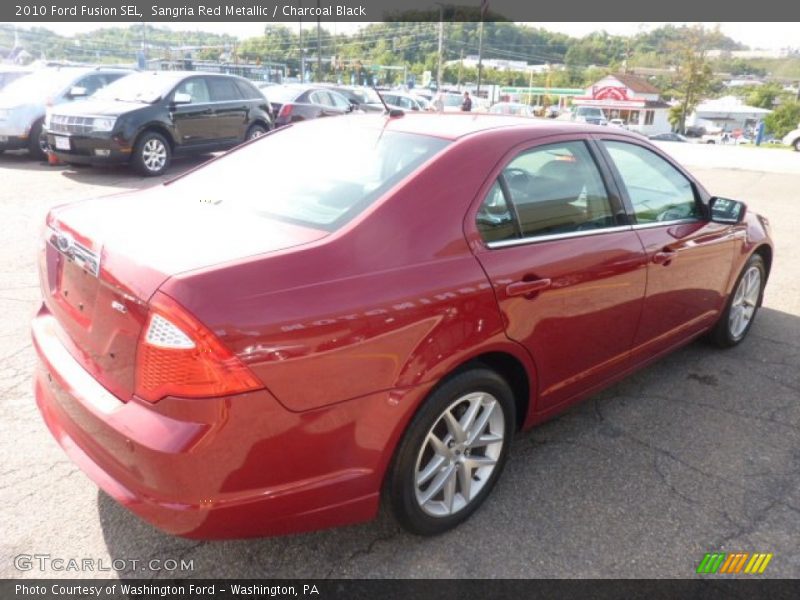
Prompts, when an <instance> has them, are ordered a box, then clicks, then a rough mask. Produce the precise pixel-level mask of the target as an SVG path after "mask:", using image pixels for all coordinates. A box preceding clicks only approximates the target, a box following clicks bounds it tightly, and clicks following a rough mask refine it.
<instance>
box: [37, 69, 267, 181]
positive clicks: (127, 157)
mask: <svg viewBox="0 0 800 600" xmlns="http://www.w3.org/2000/svg"><path fill="white" fill-rule="evenodd" d="M269 108H270V107H269V104H268V103H267V100H266V98H264V95H263V94H262V93H261V92H260V91H259V90H258V89H257V88H256V87H255V86H254V85H253V84H252V83H250V82H249V81H247V80H246V79H243V78H241V77H236V76H233V75H217V74H214V73H198V72H182V71H154V72H143V73H136V74H133V75H129V76H128V77H125V78H123V79H120V80H119V81H116V82H114V83H113V84H111V85H109V86H108V87H106V88H104V89H102V90H100V91H99V92H98V93H96V94H95V95H93V96H92V97H91V98H89V99H88V100H86V101H85V102H81V103H79V104H76V105H65V106H57V107H55V108H53V109H51V111H50V112H49V113H48V115H47V118H46V119H45V132H46V135H47V143H48V145H49V147H50V149H51V151H53V152H55V154H56V156H57V157H58V158H59V159H60V160H62V161H64V162H67V163H70V164H74V163H77V164H92V165H95V164H121V163H130V164H131V165H132V166H133V167H134V168H135V169H136V170H137V171H139V173H141V174H142V175H148V176H150V175H160V174H161V173H163V172H164V171H165V170H166V169H167V167H168V166H169V163H170V160H171V158H172V156H173V155H187V154H200V153H206V152H214V151H218V150H227V149H228V148H232V147H233V146H236V145H237V144H241V143H242V142H243V141H246V140H249V139H252V138H254V137H258V136H260V135H262V134H263V133H265V132H267V131H268V130H269V129H270V128H271V127H272V121H271V119H270V112H269Z"/></svg>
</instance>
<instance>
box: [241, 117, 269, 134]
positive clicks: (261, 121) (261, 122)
mask: <svg viewBox="0 0 800 600" xmlns="http://www.w3.org/2000/svg"><path fill="white" fill-rule="evenodd" d="M253 125H261V127H263V128H264V129H265V130H267V131H269V130H270V129H271V126H270V124H269V123H268V122H267V121H265V120H264V119H256V120H255V121H253V122H252V123H250V127H252V126H253ZM250 127H248V128H247V129H248V130H249V129H250Z"/></svg>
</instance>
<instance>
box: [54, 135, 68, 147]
mask: <svg viewBox="0 0 800 600" xmlns="http://www.w3.org/2000/svg"><path fill="white" fill-rule="evenodd" d="M53 137H54V138H55V142H56V150H69V149H70V148H71V145H70V143H69V138H68V137H65V136H63V135H56V136H53Z"/></svg>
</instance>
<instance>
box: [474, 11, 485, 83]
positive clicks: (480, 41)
mask: <svg viewBox="0 0 800 600" xmlns="http://www.w3.org/2000/svg"><path fill="white" fill-rule="evenodd" d="M482 66H483V12H481V24H480V27H479V28H478V88H477V89H476V90H475V95H476V96H480V93H481V75H482V73H481V71H482Z"/></svg>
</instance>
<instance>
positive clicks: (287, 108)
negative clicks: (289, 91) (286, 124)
mask: <svg viewBox="0 0 800 600" xmlns="http://www.w3.org/2000/svg"><path fill="white" fill-rule="evenodd" d="M291 114H292V105H291V104H284V105H283V106H281V110H280V112H279V113H278V116H279V117H288V116H290V115H291Z"/></svg>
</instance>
